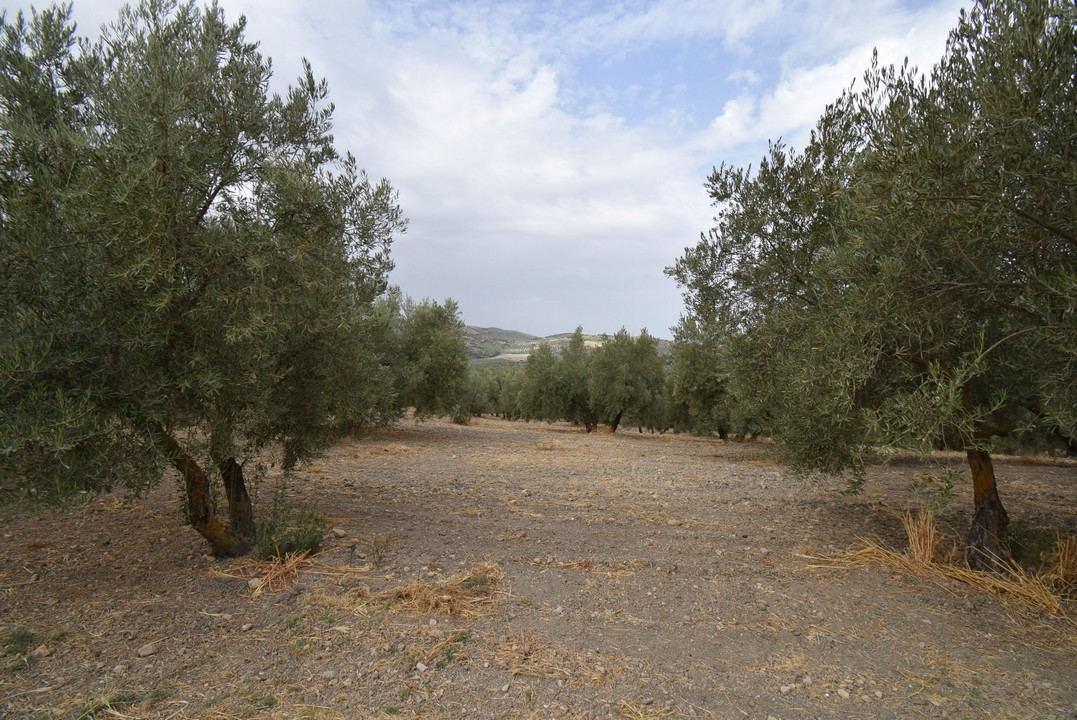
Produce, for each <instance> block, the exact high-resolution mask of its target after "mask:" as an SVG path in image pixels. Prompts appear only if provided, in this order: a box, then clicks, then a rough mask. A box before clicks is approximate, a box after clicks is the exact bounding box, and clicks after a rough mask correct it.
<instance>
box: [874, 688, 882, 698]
mask: <svg viewBox="0 0 1077 720" xmlns="http://www.w3.org/2000/svg"><path fill="white" fill-rule="evenodd" d="M875 697H877V698H879V699H880V700H882V699H883V693H882V690H876V691H875Z"/></svg>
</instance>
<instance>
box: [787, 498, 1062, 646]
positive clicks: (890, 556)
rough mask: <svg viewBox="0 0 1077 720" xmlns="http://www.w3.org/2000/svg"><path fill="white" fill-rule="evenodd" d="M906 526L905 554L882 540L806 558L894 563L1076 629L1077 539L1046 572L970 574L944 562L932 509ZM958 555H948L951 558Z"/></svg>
mask: <svg viewBox="0 0 1077 720" xmlns="http://www.w3.org/2000/svg"><path fill="white" fill-rule="evenodd" d="M902 523H903V524H904V526H905V532H906V534H907V535H908V539H909V547H908V549H906V551H905V552H897V551H895V550H892V549H890V548H888V547H885V546H884V545H882V544H881V543H880V542H879V541H878V540H865V541H864V543H863V546H862V547H860V548H858V549H855V550H850V551H847V552H844V553H840V554H838V555H835V556H831V557H811V556H810V555H803V557H808V559H813V560H822V561H823V562H824V563H826V565H825V566H829V567H842V568H852V567H858V566H862V565H869V564H882V565H889V566H890V567H894V568H897V569H899V570H903V571H905V572H907V573H909V574H910V575H915V576H917V577H923V578H927V579H929V580H932V581H934V582H936V583H939V584H940V585H945V583H946V582H948V581H951V580H956V581H958V582H961V583H964V584H966V585H969V586H972V587H975V588H977V589H980V590H983V591H985V592H989V593H991V594H993V595H995V596H997V597H999V598H1000V599H1001V600H1002V601H1003V603H1004V604H1005V605H1006V606H1007V607H1008V608H1009V609H1011V610H1013V611H1015V612H1016V613H1017V614H1019V615H1022V616H1025V617H1030V616H1034V615H1035V614H1036V613H1041V612H1042V613H1046V614H1048V615H1050V616H1052V617H1055V618H1058V619H1061V620H1065V621H1066V622H1067V623H1069V624H1071V625H1074V626H1077V615H1075V614H1074V608H1073V607H1072V606H1071V605H1070V604H1068V603H1067V602H1066V596H1065V591H1066V590H1067V589H1071V588H1072V587H1073V585H1072V583H1073V578H1074V577H1075V575H1074V571H1075V569H1077V539H1075V537H1074V536H1070V537H1069V538H1067V539H1066V540H1065V541H1060V543H1059V545H1058V548H1057V549H1056V551H1055V553H1054V555H1053V556H1052V561H1051V562H1049V563H1048V569H1047V570H1046V571H1042V572H1038V573H1032V572H1029V571H1027V570H1025V569H1024V568H1022V567H1021V566H1019V565H1016V564H1011V565H1010V568H1009V572H1008V573H1006V574H997V573H990V572H982V571H978V570H971V569H969V568H968V567H967V566H965V565H962V564H958V563H955V562H952V561H948V560H945V559H943V558H944V556H945V555H946V553H945V552H944V550H943V542H942V536H941V535H940V533H939V531H938V526H937V524H936V522H935V518H934V514H933V513H932V512H931V510H930V509H928V508H926V507H924V506H921V507H920V511H919V513H918V515H917V516H915V517H914V516H913V515H912V513H911V512H906V513H905V514H904V515H903V516H902ZM954 554H955V553H953V552H951V553H949V555H950V556H951V557H952V556H953V555H954ZM1067 578H1068V579H1067Z"/></svg>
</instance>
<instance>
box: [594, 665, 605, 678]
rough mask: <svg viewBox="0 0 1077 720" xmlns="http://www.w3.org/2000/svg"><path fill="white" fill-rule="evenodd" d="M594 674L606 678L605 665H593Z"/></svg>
mask: <svg viewBox="0 0 1077 720" xmlns="http://www.w3.org/2000/svg"><path fill="white" fill-rule="evenodd" d="M595 672H596V673H598V674H599V676H601V677H606V672H607V670H606V666H605V665H595Z"/></svg>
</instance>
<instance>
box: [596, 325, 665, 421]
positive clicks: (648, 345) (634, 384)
mask: <svg viewBox="0 0 1077 720" xmlns="http://www.w3.org/2000/svg"><path fill="white" fill-rule="evenodd" d="M664 382H665V376H664V372H663V369H662V363H661V359H660V358H659V356H658V343H657V341H656V340H655V339H654V338H653V337H651V336H650V335H648V334H647V331H646V330H644V331H642V332H641V333H640V335H639V337H638V338H634V337H632V336H631V335H629V334H628V332H627V331H626V330H625V329H624V328H621V329H620V330H618V331H617V332H616V333H614V335H613V336H612V337H607V338H605V340H604V342H603V343H602V345H601V346H600V347H598V348H596V349H595V350H594V351H593V352H592V357H591V363H590V386H589V387H590V394H591V404H592V406H593V407H594V408H595V409H596V415H597V417H598V418H599V419H600V420H601V421H602V422H604V423H605V424H606V425H609V427H610V429H612V430H613V431H614V432H616V431H617V428H618V427H619V426H620V424H621V420H622V419H624V418H625V417H626V416H627V417H630V418H633V419H635V420H637V421H639V422H641V423H642V422H648V423H649V419H651V418H657V417H658V416H660V411H659V405H660V403H661V401H662V397H663V395H662V388H663V384H664ZM645 419H646V420H645Z"/></svg>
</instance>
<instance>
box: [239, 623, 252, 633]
mask: <svg viewBox="0 0 1077 720" xmlns="http://www.w3.org/2000/svg"><path fill="white" fill-rule="evenodd" d="M252 627H254V626H253V625H251V624H250V623H244V625H243V626H242V627H240V628H239V629H240V630H242V631H243V632H247V631H248V630H250V629H251V628H252Z"/></svg>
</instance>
